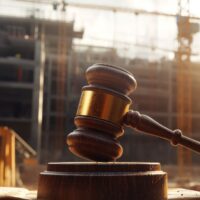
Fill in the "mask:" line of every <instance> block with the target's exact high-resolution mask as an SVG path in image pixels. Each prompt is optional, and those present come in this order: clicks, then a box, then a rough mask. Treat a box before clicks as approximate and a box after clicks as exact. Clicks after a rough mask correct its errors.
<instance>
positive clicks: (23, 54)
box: [0, 0, 200, 189]
mask: <svg viewBox="0 0 200 200" xmlns="http://www.w3.org/2000/svg"><path fill="white" fill-rule="evenodd" d="M199 7H200V1H198V0H167V1H162V0H143V1H140V0H110V1H106V0H102V1H97V0H93V1H92V0H85V1H81V0H70V1H68V0H66V1H64V0H63V1H62V0H61V1H59V0H6V1H3V0H1V1H0V126H1V127H0V150H1V151H0V154H1V155H0V173H1V174H3V175H2V176H0V177H1V178H0V179H1V180H0V185H8V186H10V185H17V186H25V187H28V188H35V187H36V186H37V176H36V175H34V176H33V174H34V173H35V174H38V172H39V171H41V170H42V169H44V167H45V164H46V163H47V162H50V161H80V159H78V158H77V157H75V156H74V155H72V154H71V153H70V152H69V151H68V149H67V146H66V142H65V140H66V135H67V134H68V133H70V132H71V131H72V130H73V129H75V126H74V124H73V119H74V116H75V113H76V109H77V106H78V102H79V98H80V94H81V88H82V86H84V85H86V84H87V83H86V80H85V70H86V69H87V67H89V66H90V65H92V64H94V63H106V64H112V65H117V66H121V67H123V68H125V69H127V70H129V71H130V72H132V73H133V74H134V76H135V78H136V80H137V82H138V87H137V90H136V91H135V92H134V93H133V94H131V98H132V100H133V105H132V107H133V109H134V110H138V111H139V112H141V113H144V114H148V115H150V116H151V117H153V118H154V119H156V120H157V121H159V122H160V123H162V124H163V125H165V126H167V127H169V128H171V129H176V128H180V129H181V130H182V131H183V133H184V134H185V135H187V136H189V137H192V138H194V139H197V140H200V132H199V130H200V101H199V97H200V93H199V92H200V32H199V31H200V29H199V23H200V14H199ZM119 84H120V83H119ZM121 143H122V146H123V147H124V154H123V156H122V158H121V159H120V161H144V162H161V164H162V166H163V169H164V170H165V171H167V172H168V173H169V179H170V184H171V185H172V186H173V185H176V184H179V183H181V184H182V185H184V186H185V187H188V188H193V189H199V186H198V185H199V184H198V180H199V173H200V168H199V164H200V156H199V155H197V154H195V153H192V152H190V151H189V150H185V149H183V148H175V147H173V146H171V145H170V144H169V143H168V142H166V141H163V140H161V139H158V138H155V137H150V136H147V135H144V134H142V133H138V132H136V131H133V130H130V129H126V131H125V135H124V136H123V137H122V138H121Z"/></svg>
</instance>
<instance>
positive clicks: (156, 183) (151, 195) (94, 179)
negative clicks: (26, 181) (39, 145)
mask: <svg viewBox="0 0 200 200" xmlns="http://www.w3.org/2000/svg"><path fill="white" fill-rule="evenodd" d="M167 195H168V194H167V174H166V173H165V172H163V171H161V167H160V164H159V163H134V162H122V163H121V162H116V163H90V162H84V163H82V162H80V163H74V162H73V163H49V164H48V166H47V171H45V172H42V173H41V174H40V178H39V185H38V200H45V199H48V200H53V199H56V200H64V199H65V200H66V199H69V200H111V199H112V200H129V199H130V200H132V199H134V200H147V199H148V200H167V199H168V198H167Z"/></svg>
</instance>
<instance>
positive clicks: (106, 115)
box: [67, 64, 137, 161]
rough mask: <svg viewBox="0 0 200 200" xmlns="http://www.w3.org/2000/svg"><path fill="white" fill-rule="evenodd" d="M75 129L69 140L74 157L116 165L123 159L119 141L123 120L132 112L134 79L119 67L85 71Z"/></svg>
mask: <svg viewBox="0 0 200 200" xmlns="http://www.w3.org/2000/svg"><path fill="white" fill-rule="evenodd" d="M86 78H87V82H88V84H89V85H88V86H85V87H83V89H82V95H81V98H80V102H79V106H78V109H77V114H76V117H75V120H74V121H75V125H76V127H77V129H76V130H75V131H73V132H72V133H70V134H69V135H68V136H67V144H68V147H69V149H70V151H72V152H73V153H74V154H76V155H78V156H79V157H83V158H86V159H89V160H96V161H114V160H116V159H117V158H119V157H120V156H121V155H122V152H123V148H122V146H121V145H120V143H119V142H118V140H117V139H118V138H119V137H120V136H122V135H123V133H124V130H123V118H124V116H125V114H126V113H127V112H128V111H129V107H130V105H131V103H132V102H131V99H130V98H129V97H128V95H129V94H130V93H131V92H133V91H134V90H135V88H136V85H137V84H136V80H135V78H134V76H133V75H132V74H131V73H130V72H128V71H126V70H124V69H122V68H119V67H114V66H110V65H104V64H95V65H92V66H91V67H89V68H88V70H87V71H86Z"/></svg>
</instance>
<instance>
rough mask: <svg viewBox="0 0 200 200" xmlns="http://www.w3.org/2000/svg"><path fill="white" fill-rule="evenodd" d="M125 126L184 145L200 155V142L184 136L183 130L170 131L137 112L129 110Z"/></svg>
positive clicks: (174, 143)
mask: <svg viewBox="0 0 200 200" xmlns="http://www.w3.org/2000/svg"><path fill="white" fill-rule="evenodd" d="M124 124H125V125H127V126H130V127H132V128H135V129H137V130H139V131H142V132H144V133H148V134H151V135H154V136H157V137H160V138H163V139H166V140H169V141H170V142H171V143H172V144H173V145H178V144H180V145H182V146H184V147H186V148H188V149H191V150H193V151H196V152H198V153H200V142H199V141H197V140H194V139H191V138H189V137H186V136H184V135H183V134H182V132H181V130H179V129H177V130H174V131H173V130H170V129H168V128H167V127H165V126H163V125H161V124H159V123H158V122H157V121H155V120H154V119H152V118H150V117H149V116H147V115H142V114H140V113H139V112H137V111H133V110H129V111H128V113H127V114H126V115H125V118H124Z"/></svg>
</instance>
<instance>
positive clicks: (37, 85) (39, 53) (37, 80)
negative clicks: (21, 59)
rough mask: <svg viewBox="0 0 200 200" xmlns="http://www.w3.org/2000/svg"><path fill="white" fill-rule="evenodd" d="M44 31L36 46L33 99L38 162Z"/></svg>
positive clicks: (34, 140) (32, 132)
mask: <svg viewBox="0 0 200 200" xmlns="http://www.w3.org/2000/svg"><path fill="white" fill-rule="evenodd" d="M44 61H45V50H44V31H43V30H42V34H41V38H40V41H39V40H37V41H36V44H35V70H34V90H33V97H32V101H33V102H32V105H33V106H32V130H31V144H32V146H33V148H35V149H37V155H38V160H40V150H41V135H42V117H43V95H44V92H43V91H44Z"/></svg>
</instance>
